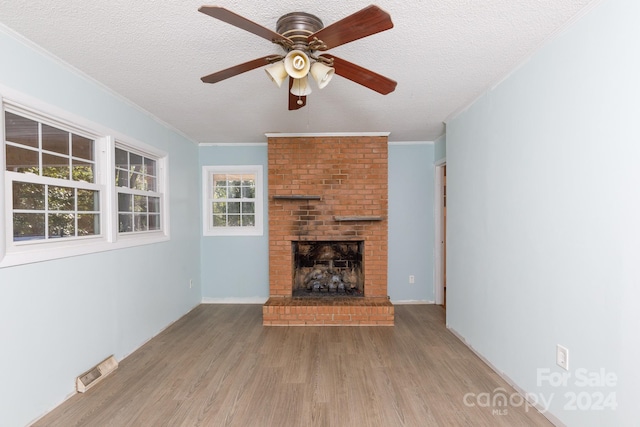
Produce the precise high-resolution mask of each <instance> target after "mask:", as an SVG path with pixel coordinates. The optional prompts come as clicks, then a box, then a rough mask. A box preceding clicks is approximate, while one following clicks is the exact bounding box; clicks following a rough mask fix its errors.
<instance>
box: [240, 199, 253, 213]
mask: <svg viewBox="0 0 640 427" xmlns="http://www.w3.org/2000/svg"><path fill="white" fill-rule="evenodd" d="M255 211H256V207H255V204H254V203H253V202H243V203H242V213H243V214H247V213H255Z"/></svg>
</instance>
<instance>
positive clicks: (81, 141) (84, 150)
mask: <svg viewBox="0 0 640 427" xmlns="http://www.w3.org/2000/svg"><path fill="white" fill-rule="evenodd" d="M93 144H94V142H93V140H92V139H89V138H85V137H83V136H78V135H71V150H72V151H71V155H72V156H73V157H79V158H81V159H85V160H95V157H94V155H93Z"/></svg>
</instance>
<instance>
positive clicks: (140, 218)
mask: <svg viewBox="0 0 640 427" xmlns="http://www.w3.org/2000/svg"><path fill="white" fill-rule="evenodd" d="M134 219H135V229H134V230H135V231H147V230H148V228H147V214H135V215H134Z"/></svg>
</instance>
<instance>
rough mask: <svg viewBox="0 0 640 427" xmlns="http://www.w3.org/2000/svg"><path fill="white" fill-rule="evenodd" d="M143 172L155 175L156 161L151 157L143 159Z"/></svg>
mask: <svg viewBox="0 0 640 427" xmlns="http://www.w3.org/2000/svg"><path fill="white" fill-rule="evenodd" d="M144 169H145V170H144V173H145V174H146V175H152V176H156V175H157V174H156V161H155V160H153V159H147V158H145V159H144Z"/></svg>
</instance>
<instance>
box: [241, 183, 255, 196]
mask: <svg viewBox="0 0 640 427" xmlns="http://www.w3.org/2000/svg"><path fill="white" fill-rule="evenodd" d="M242 197H243V198H245V199H255V198H256V187H255V186H254V187H242Z"/></svg>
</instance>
